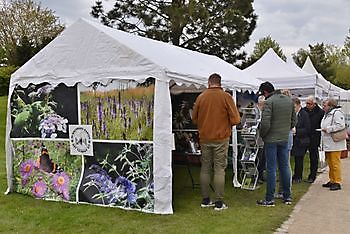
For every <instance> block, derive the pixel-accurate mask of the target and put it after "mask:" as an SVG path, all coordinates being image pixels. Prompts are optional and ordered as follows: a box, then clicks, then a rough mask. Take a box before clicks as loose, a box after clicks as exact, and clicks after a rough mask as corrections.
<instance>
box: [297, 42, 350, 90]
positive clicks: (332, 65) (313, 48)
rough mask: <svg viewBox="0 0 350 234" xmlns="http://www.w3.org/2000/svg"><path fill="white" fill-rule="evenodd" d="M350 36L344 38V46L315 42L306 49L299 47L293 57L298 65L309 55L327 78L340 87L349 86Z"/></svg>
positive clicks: (318, 69) (347, 87)
mask: <svg viewBox="0 0 350 234" xmlns="http://www.w3.org/2000/svg"><path fill="white" fill-rule="evenodd" d="M349 51H350V36H347V37H346V38H345V42H344V46H343V47H339V46H335V45H328V44H324V43H317V44H315V45H309V48H308V49H302V48H301V49H299V50H298V51H297V52H296V53H295V54H293V59H294V61H295V62H296V64H297V65H299V66H300V67H301V66H303V65H304V63H305V60H306V58H307V56H309V57H310V59H311V61H312V63H313V65H314V66H315V68H316V70H317V71H318V72H319V73H321V74H322V75H323V76H324V77H325V78H326V79H327V80H329V81H330V82H332V83H333V84H335V85H338V86H340V87H342V88H345V89H349V88H350V54H349Z"/></svg>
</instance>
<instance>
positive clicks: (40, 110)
mask: <svg viewBox="0 0 350 234" xmlns="http://www.w3.org/2000/svg"><path fill="white" fill-rule="evenodd" d="M11 116H12V131H11V138H24V137H41V138H68V131H67V126H68V124H77V123H78V106H77V89H76V87H67V86H65V85H63V84H61V85H58V86H57V87H53V86H52V85H50V84H47V83H43V84H40V85H29V86H28V87H27V88H25V89H23V88H21V87H20V86H17V87H16V88H15V90H14V92H13V94H12V96H11Z"/></svg>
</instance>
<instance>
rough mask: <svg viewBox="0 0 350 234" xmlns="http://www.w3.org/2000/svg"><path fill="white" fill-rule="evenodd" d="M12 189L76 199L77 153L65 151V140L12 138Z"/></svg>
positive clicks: (66, 144)
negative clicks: (74, 154) (16, 139)
mask: <svg viewBox="0 0 350 234" xmlns="http://www.w3.org/2000/svg"><path fill="white" fill-rule="evenodd" d="M12 144H13V147H14V159H13V165H14V166H13V173H14V178H15V182H14V184H15V190H16V192H18V193H23V194H27V195H30V196H33V197H35V198H40V199H47V200H59V201H62V200H63V201H76V190H77V187H78V183H79V179H80V175H81V169H82V158H81V156H71V155H70V154H69V142H68V141H39V140H25V141H24V140H20V141H15V140H13V141H12Z"/></svg>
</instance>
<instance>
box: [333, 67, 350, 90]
mask: <svg viewBox="0 0 350 234" xmlns="http://www.w3.org/2000/svg"><path fill="white" fill-rule="evenodd" d="M334 70H335V80H334V81H335V84H336V85H338V86H340V87H342V88H344V89H350V65H347V64H342V65H338V66H336V68H335V69H334Z"/></svg>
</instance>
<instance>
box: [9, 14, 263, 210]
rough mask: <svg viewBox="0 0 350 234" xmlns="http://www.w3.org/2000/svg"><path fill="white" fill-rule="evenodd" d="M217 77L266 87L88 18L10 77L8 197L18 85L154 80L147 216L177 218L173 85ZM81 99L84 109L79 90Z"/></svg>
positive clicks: (215, 61) (210, 59) (209, 60)
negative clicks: (174, 214) (150, 199)
mask: <svg viewBox="0 0 350 234" xmlns="http://www.w3.org/2000/svg"><path fill="white" fill-rule="evenodd" d="M214 72H217V73H219V74H221V76H222V77H223V83H224V84H225V85H226V86H227V87H231V88H232V87H234V89H236V90H256V89H257V88H258V86H259V84H260V83H261V81H260V80H256V79H255V78H252V77H251V76H249V75H248V74H246V73H244V72H242V71H241V70H239V69H238V68H236V67H234V66H232V65H231V64H228V63H226V62H225V61H223V60H221V59H219V58H217V57H215V56H210V55H205V54H201V53H198V52H194V51H190V50H186V49H183V48H179V47H176V46H173V45H170V44H167V43H163V42H159V41H155V40H151V39H147V38H143V37H139V36H135V35H131V34H128V33H125V32H122V31H118V30H115V29H112V28H109V27H106V26H102V25H100V24H98V23H95V22H90V21H87V20H84V19H80V20H78V21H77V22H76V23H74V24H73V25H71V26H70V27H68V28H67V29H66V30H65V31H64V32H63V33H62V34H61V35H59V36H58V37H57V38H56V39H54V40H53V41H52V42H51V43H50V44H49V45H47V46H46V47H45V48H44V49H43V50H41V51H40V52H39V53H38V54H36V55H35V56H34V57H33V58H32V59H31V60H29V61H28V62H27V63H26V64H25V65H23V66H22V67H21V68H20V69H19V70H17V71H16V72H15V73H14V74H13V75H12V77H11V82H10V90H9V101H8V116H7V130H6V159H7V160H6V161H7V178H8V192H11V191H14V190H15V188H14V181H15V178H14V173H15V168H14V166H15V165H14V163H13V160H14V158H15V156H16V155H15V152H14V145H13V143H14V142H15V141H14V139H13V138H11V136H10V133H11V130H12V129H13V128H12V127H13V126H12V121H13V120H12V119H11V95H12V94H13V92H14V91H15V90H16V87H17V85H20V86H21V87H22V88H26V87H28V86H29V85H30V84H34V85H39V84H43V83H49V84H51V85H52V86H54V87H55V86H58V85H59V84H65V85H66V86H67V87H73V86H75V85H77V84H81V85H84V86H85V87H88V86H91V85H93V84H95V83H96V82H100V83H101V84H103V85H108V84H110V83H111V82H112V81H114V80H126V81H128V80H134V81H137V82H143V81H145V80H146V79H147V78H149V77H152V78H155V88H154V114H153V116H154V117H153V138H152V141H148V142H146V143H147V144H148V143H149V144H152V145H153V167H152V168H153V180H154V183H152V187H154V208H152V209H151V210H150V211H148V212H153V213H160V214H170V213H172V212H173V210H172V168H171V150H172V113H171V99H170V90H169V82H170V81H172V82H176V83H177V84H178V85H182V84H185V85H189V84H195V85H197V86H199V85H205V84H206V83H207V77H208V75H210V74H211V73H214ZM76 96H78V98H77V100H78V101H77V103H78V104H79V100H80V99H79V89H78V93H77V95H76ZM80 108H83V107H80V105H78V107H77V110H78V123H76V124H81V122H80V121H81V120H80V119H79V116H80V114H79V111H81V109H80ZM20 139H22V138H20ZM23 139H24V140H27V138H23ZM23 139H22V140H23ZM33 139H34V140H45V139H41V138H40V136H39V137H34V138H32V139H31V140H33ZM17 140H18V139H17ZM46 140H47V139H46ZM61 140H62V139H61ZM62 141H67V139H63V140H62ZM92 141H94V139H92ZM115 142H117V143H118V142H120V141H115ZM115 142H112V143H115ZM121 142H122V143H123V141H121ZM94 143H95V142H94ZM146 143H145V144H146ZM28 166H30V165H29V164H28ZM17 170H18V169H17ZM21 173H24V172H23V171H22V172H21ZM22 182H23V180H22ZM38 191H41V190H38ZM39 195H40V194H39ZM73 202H74V201H73ZM77 202H78V200H77Z"/></svg>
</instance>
